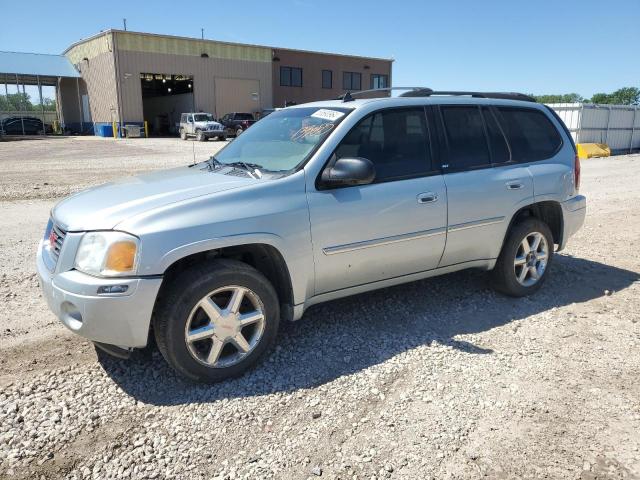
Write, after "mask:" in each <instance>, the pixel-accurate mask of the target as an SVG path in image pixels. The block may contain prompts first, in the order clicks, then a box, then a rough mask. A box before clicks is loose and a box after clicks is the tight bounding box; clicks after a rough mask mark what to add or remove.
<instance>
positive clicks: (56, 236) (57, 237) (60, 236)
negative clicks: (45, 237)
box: [49, 223, 67, 262]
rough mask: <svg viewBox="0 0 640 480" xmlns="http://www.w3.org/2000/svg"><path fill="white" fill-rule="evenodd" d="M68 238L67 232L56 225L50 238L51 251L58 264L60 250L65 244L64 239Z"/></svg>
mask: <svg viewBox="0 0 640 480" xmlns="http://www.w3.org/2000/svg"><path fill="white" fill-rule="evenodd" d="M66 236H67V232H65V231H64V230H62V229H61V228H60V227H58V226H57V225H56V224H55V223H54V224H53V226H52V227H51V235H50V237H49V251H50V252H51V256H52V257H53V259H54V260H55V261H56V262H57V261H58V257H59V256H60V250H62V244H63V243H64V237H66Z"/></svg>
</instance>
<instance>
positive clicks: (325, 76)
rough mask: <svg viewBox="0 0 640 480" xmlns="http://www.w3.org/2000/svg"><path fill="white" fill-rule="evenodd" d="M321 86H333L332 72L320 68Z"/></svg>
mask: <svg viewBox="0 0 640 480" xmlns="http://www.w3.org/2000/svg"><path fill="white" fill-rule="evenodd" d="M322 88H333V72H332V71H331V70H322Z"/></svg>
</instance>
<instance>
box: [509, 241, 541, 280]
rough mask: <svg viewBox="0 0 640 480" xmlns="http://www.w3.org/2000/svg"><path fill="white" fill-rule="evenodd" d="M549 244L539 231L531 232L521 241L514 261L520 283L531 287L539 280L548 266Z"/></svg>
mask: <svg viewBox="0 0 640 480" xmlns="http://www.w3.org/2000/svg"><path fill="white" fill-rule="evenodd" d="M548 259H549V245H548V244H547V239H546V238H545V237H544V235H542V234H541V233H539V232H531V233H529V234H527V236H526V237H524V239H523V240H522V242H520V245H519V246H518V250H517V251H516V258H515V259H514V262H513V269H514V272H515V275H516V279H517V280H518V283H519V284H520V285H522V286H524V287H530V286H532V285H534V284H536V283H537V282H538V280H540V278H542V275H544V271H545V269H546V268H547V261H548Z"/></svg>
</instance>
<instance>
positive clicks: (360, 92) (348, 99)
mask: <svg viewBox="0 0 640 480" xmlns="http://www.w3.org/2000/svg"><path fill="white" fill-rule="evenodd" d="M393 90H409V91H421V92H426V91H429V92H432V91H433V90H431V89H430V88H427V87H385V88H371V89H369V90H358V91H357V92H352V91H351V90H347V92H346V93H345V94H344V95H340V96H339V97H338V98H337V99H336V100H342V101H343V102H352V101H353V100H355V99H354V98H353V97H356V96H359V95H363V94H366V93H374V92H391V91H393ZM407 93H409V92H407ZM401 96H402V95H401ZM406 96H409V95H406Z"/></svg>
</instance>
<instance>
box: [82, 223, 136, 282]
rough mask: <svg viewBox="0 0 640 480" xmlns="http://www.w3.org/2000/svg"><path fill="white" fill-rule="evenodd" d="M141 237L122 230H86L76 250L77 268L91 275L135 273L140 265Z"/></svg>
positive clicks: (109, 275)
mask: <svg viewBox="0 0 640 480" xmlns="http://www.w3.org/2000/svg"><path fill="white" fill-rule="evenodd" d="M139 246H140V240H139V239H138V238H137V237H134V236H133V235H129V234H128V233H123V232H89V233H85V234H84V236H83V237H82V240H81V241H80V246H79V247H78V251H77V252H76V260H75V268H76V269H77V270H80V271H81V272H84V273H88V274H89V275H100V276H105V277H118V276H124V275H132V274H134V273H135V272H136V268H137V267H138V251H139Z"/></svg>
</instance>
